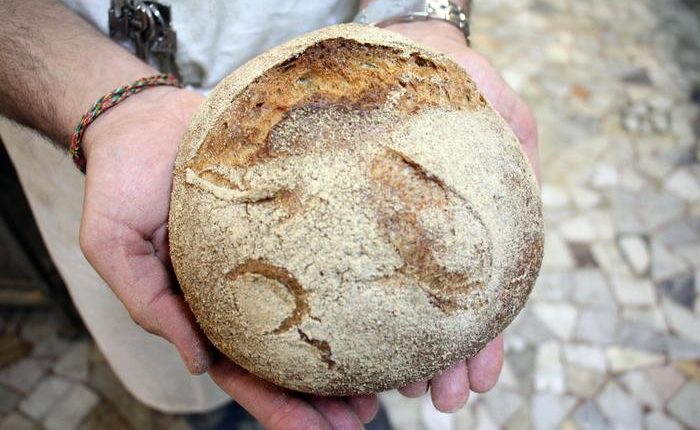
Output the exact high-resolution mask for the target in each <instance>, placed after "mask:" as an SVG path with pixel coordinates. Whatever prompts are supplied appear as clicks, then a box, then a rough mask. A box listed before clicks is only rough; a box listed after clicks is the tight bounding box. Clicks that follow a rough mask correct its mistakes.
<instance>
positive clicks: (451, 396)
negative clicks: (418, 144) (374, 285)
mask: <svg viewBox="0 0 700 430" xmlns="http://www.w3.org/2000/svg"><path fill="white" fill-rule="evenodd" d="M387 29H388V30H392V31H395V32H397V33H401V34H403V35H404V36H407V37H409V38H411V39H413V40H415V41H416V42H418V43H420V44H422V45H425V46H427V47H429V48H432V49H434V50H437V51H439V52H442V53H443V54H445V55H447V56H448V57H450V58H452V60H453V61H455V62H456V63H457V64H459V65H460V66H462V67H463V68H464V69H465V70H466V71H467V72H468V73H469V75H470V76H471V78H472V80H473V81H474V82H475V83H476V86H477V88H478V89H479V91H481V93H482V94H483V95H484V97H486V99H487V100H488V101H489V102H490V103H491V105H492V106H493V107H494V108H495V109H496V111H497V112H498V113H499V114H501V116H502V117H503V118H504V119H505V120H506V121H507V122H508V124H509V125H510V127H511V128H512V129H513V132H514V133H515V135H516V136H517V137H518V140H519V141H520V144H521V145H522V148H523V151H524V152H525V154H526V155H527V158H528V160H529V162H530V164H531V165H532V168H533V170H534V172H535V176H537V178H538V180H539V160H538V157H537V124H536V123H535V118H534V116H533V114H532V112H531V111H530V109H529V108H528V107H527V105H526V104H525V103H524V102H523V101H522V100H521V99H520V98H519V97H518V96H517V95H516V94H515V92H514V91H513V89H512V88H510V87H509V86H508V84H506V82H505V81H504V80H503V78H502V77H501V76H500V75H499V74H498V72H497V71H496V70H495V69H494V68H493V66H492V65H491V64H489V62H488V60H486V58H485V57H484V56H482V55H481V54H479V53H478V52H476V51H474V50H473V49H471V48H469V47H468V46H467V44H466V41H465V39H464V36H463V34H462V32H461V31H460V30H459V29H457V28H456V27H454V26H453V25H451V24H449V23H445V22H441V21H421V22H412V23H399V24H393V25H391V26H388V27H387ZM502 366H503V337H502V336H498V337H497V338H496V339H494V340H492V341H491V342H490V343H489V344H488V345H486V347H484V349H482V350H481V351H480V352H479V353H478V354H477V355H475V356H474V357H472V358H470V359H468V360H463V361H460V362H458V363H455V364H454V365H452V367H450V368H448V369H446V370H445V371H443V372H442V373H440V374H438V375H437V376H434V377H433V378H432V379H431V380H429V381H428V380H426V381H421V382H416V383H414V384H411V385H409V386H406V387H403V388H400V389H399V391H400V392H401V393H402V394H404V395H405V396H408V397H418V396H421V395H423V394H424V393H426V392H427V391H428V387H430V395H431V397H432V400H433V405H435V408H437V409H438V410H439V411H442V412H454V411H456V410H458V409H460V408H461V407H462V406H464V404H465V403H466V402H467V398H468V397H469V391H470V390H471V391H475V392H477V393H483V392H486V391H488V390H490V389H491V388H493V386H494V385H495V384H496V381H497V380H498V376H499V374H500V373H501V367H502Z"/></svg>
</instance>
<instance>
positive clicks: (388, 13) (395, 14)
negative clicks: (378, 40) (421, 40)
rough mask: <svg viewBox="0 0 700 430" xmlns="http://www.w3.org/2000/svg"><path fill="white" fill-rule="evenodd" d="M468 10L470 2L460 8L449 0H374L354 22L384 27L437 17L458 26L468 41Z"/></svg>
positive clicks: (469, 9)
mask: <svg viewBox="0 0 700 430" xmlns="http://www.w3.org/2000/svg"><path fill="white" fill-rule="evenodd" d="M470 11H471V2H468V3H467V8H466V9H462V8H461V7H459V6H458V5H456V4H455V3H453V2H452V1H450V0H375V1H373V2H372V3H370V4H369V6H367V7H366V8H365V9H364V10H362V11H360V13H358V14H357V16H356V17H355V20H354V22H357V23H360V24H369V25H375V26H377V27H386V26H387V25H390V24H395V23H397V22H411V21H420V20H429V19H437V20H441V21H446V22H449V23H450V24H452V25H454V26H456V27H458V28H459V29H460V30H462V32H463V33H464V37H465V39H466V40H467V42H469V14H470Z"/></svg>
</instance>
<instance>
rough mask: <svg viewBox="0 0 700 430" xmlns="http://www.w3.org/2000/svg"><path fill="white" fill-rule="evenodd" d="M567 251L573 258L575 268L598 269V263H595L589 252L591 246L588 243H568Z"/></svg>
mask: <svg viewBox="0 0 700 430" xmlns="http://www.w3.org/2000/svg"><path fill="white" fill-rule="evenodd" d="M569 249H570V250H571V254H572V255H573V256H574V261H575V262H576V267H578V268H583V267H598V262H597V261H595V258H594V257H593V253H592V252H591V245H590V244H588V243H576V242H574V243H569Z"/></svg>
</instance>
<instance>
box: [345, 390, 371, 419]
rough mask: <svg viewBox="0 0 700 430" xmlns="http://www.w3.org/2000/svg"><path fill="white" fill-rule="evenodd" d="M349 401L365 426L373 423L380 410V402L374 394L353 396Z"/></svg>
mask: <svg viewBox="0 0 700 430" xmlns="http://www.w3.org/2000/svg"><path fill="white" fill-rule="evenodd" d="M347 401H348V403H349V404H350V407H351V408H352V409H353V411H355V414H356V415H357V417H358V418H359V419H360V421H362V423H363V424H367V423H368V422H370V421H372V420H373V419H374V416H375V415H377V411H378V410H379V400H377V396H376V395H374V394H366V395H360V396H351V397H348V400H347Z"/></svg>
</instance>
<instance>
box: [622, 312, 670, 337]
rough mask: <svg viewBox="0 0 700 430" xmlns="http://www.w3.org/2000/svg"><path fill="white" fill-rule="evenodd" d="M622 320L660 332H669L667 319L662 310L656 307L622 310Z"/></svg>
mask: <svg viewBox="0 0 700 430" xmlns="http://www.w3.org/2000/svg"><path fill="white" fill-rule="evenodd" d="M622 319H623V320H625V321H629V322H632V323H635V324H636V325H638V326H642V327H647V328H650V329H652V330H655V331H658V332H666V331H667V330H668V325H667V324H666V319H664V316H663V314H662V313H661V310H660V309H659V308H657V307H655V306H654V307H652V306H642V307H625V308H624V309H622Z"/></svg>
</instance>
